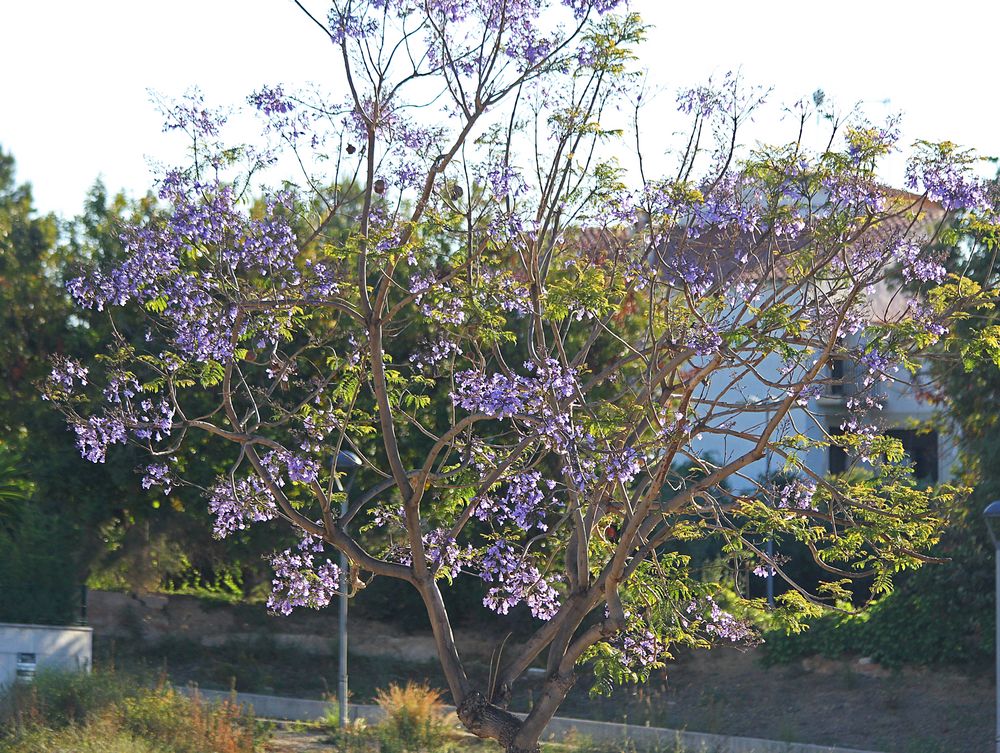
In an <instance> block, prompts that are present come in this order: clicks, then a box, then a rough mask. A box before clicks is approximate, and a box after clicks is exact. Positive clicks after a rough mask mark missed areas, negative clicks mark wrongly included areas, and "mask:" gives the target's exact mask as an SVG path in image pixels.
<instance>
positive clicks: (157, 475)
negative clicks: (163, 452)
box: [141, 463, 174, 494]
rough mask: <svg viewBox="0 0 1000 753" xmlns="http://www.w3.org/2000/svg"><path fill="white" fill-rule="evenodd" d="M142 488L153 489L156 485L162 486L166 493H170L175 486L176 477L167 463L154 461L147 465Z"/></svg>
mask: <svg viewBox="0 0 1000 753" xmlns="http://www.w3.org/2000/svg"><path fill="white" fill-rule="evenodd" d="M141 484H142V488H143V489H151V488H152V487H154V486H162V487H163V493H164V494H170V491H171V490H172V489H173V488H174V479H173V477H172V475H171V473H170V467H169V466H168V465H167V464H166V463H152V464H151V465H148V466H146V472H145V473H144V474H143V476H142V481H141Z"/></svg>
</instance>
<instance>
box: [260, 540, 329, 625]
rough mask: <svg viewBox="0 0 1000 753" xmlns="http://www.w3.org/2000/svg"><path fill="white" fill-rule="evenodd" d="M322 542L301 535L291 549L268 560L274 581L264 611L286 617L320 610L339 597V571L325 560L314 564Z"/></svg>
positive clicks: (320, 551)
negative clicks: (298, 610)
mask: <svg viewBox="0 0 1000 753" xmlns="http://www.w3.org/2000/svg"><path fill="white" fill-rule="evenodd" d="M322 553H323V542H322V540H320V539H318V538H315V537H314V536H310V535H309V534H303V537H302V540H301V541H300V542H299V544H298V546H296V548H295V549H286V550H285V551H283V552H280V553H278V554H275V555H274V556H273V557H272V558H271V567H273V568H274V579H273V580H272V581H271V586H272V588H271V594H270V596H268V599H267V608H268V609H270V610H271V611H273V612H277V613H279V614H284V615H289V614H291V613H292V610H293V609H295V608H296V607H309V608H310V609H321V608H322V607H325V606H326V605H327V604H329V603H330V601H331V600H332V599H333V597H334V596H335V595H336V594H337V593H339V590H338V589H339V587H340V579H341V577H340V576H341V572H340V568H339V567H338V566H337V565H335V564H334V563H333V562H331V561H330V560H329V559H327V560H323V561H322V562H319V561H318V558H317V557H316V555H317V554H322Z"/></svg>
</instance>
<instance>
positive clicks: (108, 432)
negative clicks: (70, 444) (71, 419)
mask: <svg viewBox="0 0 1000 753" xmlns="http://www.w3.org/2000/svg"><path fill="white" fill-rule="evenodd" d="M73 430H74V431H75V432H76V446H77V447H79V448H80V454H81V455H83V457H84V458H86V459H87V460H89V461H90V462H91V463H103V462H104V461H105V459H106V455H107V451H108V447H110V446H111V445H113V444H125V442H126V441H127V439H128V433H127V431H126V430H125V424H124V423H123V422H122V421H121V419H120V418H117V417H115V416H91V417H90V418H88V419H86V420H84V421H82V422H80V423H76V424H74V425H73Z"/></svg>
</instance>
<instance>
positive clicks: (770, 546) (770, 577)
mask: <svg viewBox="0 0 1000 753" xmlns="http://www.w3.org/2000/svg"><path fill="white" fill-rule="evenodd" d="M772 562H774V536H768V537H767V605H768V606H769V607H770V608H771V609H774V565H772V564H771V563H772ZM998 753H1000V751H998Z"/></svg>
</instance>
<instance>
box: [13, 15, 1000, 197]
mask: <svg viewBox="0 0 1000 753" xmlns="http://www.w3.org/2000/svg"><path fill="white" fill-rule="evenodd" d="M309 4H310V6H311V7H313V8H315V9H316V10H317V12H318V13H319V14H320V15H325V13H324V11H323V3H322V2H316V1H315V0H313V2H311V3H309ZM632 7H633V8H634V9H636V10H638V11H639V12H640V13H641V14H642V15H643V17H644V19H645V20H646V21H648V22H649V23H651V24H653V25H654V28H653V29H651V31H650V33H649V39H648V41H647V42H646V44H645V45H644V47H643V48H642V50H641V59H642V65H643V66H644V67H645V68H647V69H648V71H649V80H650V82H651V84H652V85H653V86H654V87H656V88H661V89H663V90H664V92H665V93H664V95H663V96H662V97H661V98H660V101H659V103H658V104H656V105H654V106H653V109H652V111H651V112H649V113H647V115H646V120H647V122H649V121H653V122H656V120H657V117H658V115H657V108H668V107H670V108H672V104H673V90H674V89H675V88H676V87H679V86H690V85H695V84H698V83H701V82H703V81H704V80H705V79H706V78H707V77H708V76H709V75H712V74H715V75H716V76H719V75H721V74H723V73H725V72H726V71H728V70H733V69H739V70H741V72H742V75H743V76H744V77H745V78H746V79H747V80H750V81H753V82H756V83H761V84H765V85H768V86H772V87H774V95H773V96H774V97H775V98H777V99H778V100H781V101H786V102H792V101H794V100H796V99H799V98H801V97H804V96H809V95H810V94H811V93H812V92H813V91H815V90H816V89H818V88H822V89H823V90H824V91H826V92H827V94H828V95H830V96H832V97H833V98H835V100H836V101H837V102H838V103H840V104H841V105H842V106H845V107H846V106H849V105H851V104H853V103H854V102H857V101H860V102H862V103H863V107H864V108H865V110H866V111H868V112H869V113H871V115H872V116H874V117H876V118H877V117H882V116H884V115H886V114H888V113H890V112H901V113H902V114H903V118H904V120H903V142H904V143H910V142H912V141H913V140H915V139H918V138H923V139H929V140H941V139H950V140H952V141H955V142H958V143H960V144H963V145H965V146H970V147H974V148H976V149H977V150H978V151H980V152H981V153H983V154H986V155H1000V94H998V91H997V90H998V87H997V60H996V53H995V51H994V50H995V49H996V45H997V42H998V40H997V34H998V29H1000V3H995V2H983V0H979V2H972V1H971V0H951V1H950V2H948V3H935V4H926V5H924V4H922V3H921V2H919V1H918V2H914V1H913V0H910V1H909V2H905V3H903V2H895V1H890V0H881V1H879V0H866V1H865V2H859V1H857V0H839V2H835V3H817V2H806V1H805V0H798V1H792V0H788V1H786V0H780V1H775V0H765V1H763V2H756V3H750V2H746V1H745V0H743V1H735V0H734V1H732V2H731V1H729V0H726V1H725V2H711V1H710V0H703V1H702V2H700V3H692V2H674V1H672V0H671V1H667V0H632ZM984 8H990V9H989V10H985V9H984ZM332 53H333V50H332V49H331V45H330V43H329V42H328V41H327V40H326V39H325V38H324V37H323V35H322V34H321V33H320V32H319V31H318V30H317V29H316V28H315V27H313V26H311V25H310V23H309V22H308V21H307V19H306V18H305V17H304V16H303V15H302V14H301V13H300V12H299V11H298V10H297V9H296V8H295V6H294V4H293V3H292V2H291V0H170V2H152V1H151V0H90V2H86V3H84V2H79V0H30V1H29V0H23V1H22V2H16V3H15V2H6V3H4V7H3V9H2V10H0V66H2V70H3V71H4V76H3V82H4V84H3V100H2V102H0V146H2V147H3V149H4V150H5V151H10V152H13V154H14V156H15V158H16V159H17V163H18V178H19V179H20V180H22V181H30V182H31V183H32V184H33V186H34V193H35V202H36V206H37V207H38V208H39V209H40V210H42V211H55V212H59V213H62V214H64V215H71V214H74V213H76V212H77V211H79V209H80V208H81V206H82V202H83V198H84V195H85V193H86V191H87V189H88V187H89V186H90V185H91V184H92V183H93V182H94V180H95V179H96V178H97V177H98V176H101V177H103V179H104V181H105V182H106V184H107V185H108V187H109V188H110V189H112V190H117V189H119V188H124V189H126V190H127V191H129V192H131V193H133V194H139V193H143V192H144V191H145V189H146V188H147V187H148V186H149V185H150V182H151V179H152V178H151V173H150V169H149V162H148V160H149V159H151V158H152V159H157V160H163V161H167V162H170V161H176V160H178V159H179V156H180V152H179V151H178V149H179V148H180V146H181V144H180V141H179V140H178V139H177V138H176V137H173V136H170V135H167V134H163V133H162V132H161V128H160V125H161V124H160V117H159V115H158V113H157V112H156V111H155V109H154V107H153V106H152V104H151V103H150V100H149V95H148V93H147V92H148V90H149V89H155V90H157V91H160V92H163V93H164V94H168V95H178V94H181V93H182V92H183V91H184V90H185V89H187V88H188V87H190V86H192V85H198V86H199V87H200V88H201V89H202V90H203V91H204V92H205V95H206V99H207V100H208V101H209V103H213V102H219V103H234V102H239V101H242V99H243V98H244V97H245V95H246V94H247V93H249V92H250V91H252V90H253V89H255V88H257V87H259V86H260V85H261V84H263V83H272V84H273V83H279V82H285V83H289V84H303V83H306V82H316V83H320V84H322V83H323V82H324V81H326V82H333V81H335V78H334V75H333V71H335V70H336V62H337V61H336V58H335V57H334V56H333V54H332ZM901 175H902V158H899V159H897V160H895V161H894V162H892V163H890V165H889V166H888V168H887V174H886V175H885V178H886V180H887V181H889V182H893V183H897V184H898V183H900V182H901Z"/></svg>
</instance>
